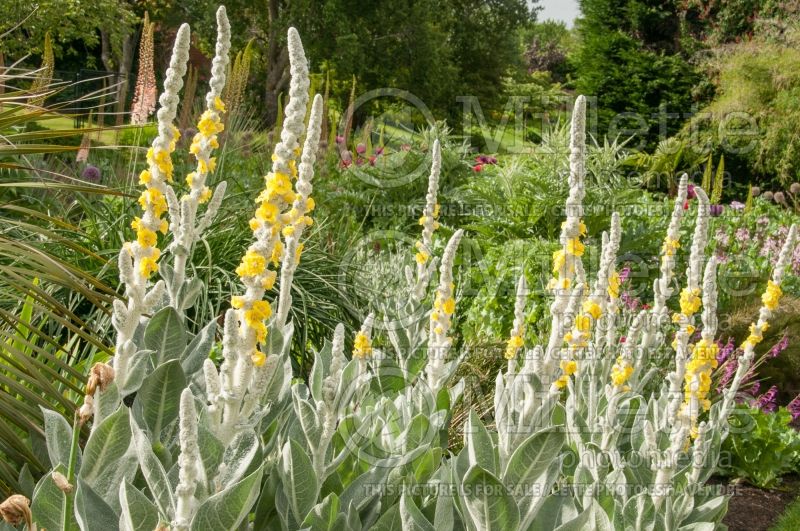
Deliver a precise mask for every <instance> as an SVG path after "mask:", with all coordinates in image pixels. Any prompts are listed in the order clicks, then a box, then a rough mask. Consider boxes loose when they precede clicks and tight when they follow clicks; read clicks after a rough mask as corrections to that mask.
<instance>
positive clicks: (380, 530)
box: [370, 503, 403, 531]
mask: <svg viewBox="0 0 800 531" xmlns="http://www.w3.org/2000/svg"><path fill="white" fill-rule="evenodd" d="M370 531H403V519H402V517H401V516H400V503H395V504H394V505H392V506H391V507H389V508H388V509H386V511H384V513H383V514H382V515H381V517H380V518H378V521H377V522H375V524H374V525H373V526H372V527H371V528H370Z"/></svg>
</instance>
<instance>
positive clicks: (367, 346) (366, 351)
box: [353, 331, 372, 358]
mask: <svg viewBox="0 0 800 531" xmlns="http://www.w3.org/2000/svg"><path fill="white" fill-rule="evenodd" d="M370 354H372V342H371V341H370V340H369V338H368V337H367V335H366V334H365V333H364V332H360V331H359V332H358V333H357V334H356V338H355V340H354V341H353V357H354V358H366V357H367V356H369V355H370Z"/></svg>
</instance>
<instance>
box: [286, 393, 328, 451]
mask: <svg viewBox="0 0 800 531" xmlns="http://www.w3.org/2000/svg"><path fill="white" fill-rule="evenodd" d="M304 387H305V385H304V384H295V385H293V386H292V406H294V412H295V415H296V417H297V419H298V420H299V421H300V426H301V427H302V428H303V434H304V435H305V437H306V440H307V441H308V446H309V447H310V448H315V447H317V446H318V445H319V441H320V437H321V434H322V428H321V426H320V421H319V417H318V416H317V412H316V410H315V409H314V406H312V405H311V402H309V401H308V400H305V399H304V398H303V397H302V396H301V395H302V393H301V388H304Z"/></svg>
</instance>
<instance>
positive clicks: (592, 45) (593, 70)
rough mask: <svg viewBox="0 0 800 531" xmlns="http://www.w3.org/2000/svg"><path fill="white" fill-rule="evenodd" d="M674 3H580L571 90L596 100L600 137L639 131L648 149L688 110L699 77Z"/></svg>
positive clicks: (606, 0)
mask: <svg viewBox="0 0 800 531" xmlns="http://www.w3.org/2000/svg"><path fill="white" fill-rule="evenodd" d="M679 3H680V2H678V0H581V2H580V6H581V11H582V17H581V18H580V19H579V20H578V23H577V28H578V32H579V35H580V38H581V44H580V47H579V50H578V53H577V54H576V58H575V61H574V63H575V70H576V76H577V82H576V88H577V89H578V91H580V92H581V93H583V94H585V95H587V96H594V97H596V98H597V105H598V114H597V115H598V126H599V131H598V133H599V134H601V135H602V134H607V133H609V132H611V133H612V134H613V133H614V131H615V130H616V131H623V132H631V131H634V130H639V131H640V132H642V133H643V139H644V140H646V142H647V143H648V144H650V145H652V144H653V143H654V142H655V141H656V140H657V139H658V138H659V137H660V136H663V135H668V134H671V133H673V132H675V131H676V130H677V129H678V128H679V127H680V125H681V123H682V120H681V119H680V118H682V117H683V116H682V115H683V114H684V113H687V112H689V111H690V110H691V108H692V95H691V92H692V87H693V86H694V85H695V83H696V81H697V79H698V75H697V73H696V71H695V69H694V67H693V66H692V65H691V64H690V63H689V62H688V60H687V58H686V57H684V56H683V54H682V49H681V21H680V17H679ZM659 109H661V110H663V113H660V111H659ZM621 113H633V114H634V115H635V116H633V115H622V116H620V114H621ZM667 113H671V114H673V115H674V114H678V115H680V116H670V115H669V114H667ZM642 126H643V129H644V130H642ZM610 127H611V129H609V128H610Z"/></svg>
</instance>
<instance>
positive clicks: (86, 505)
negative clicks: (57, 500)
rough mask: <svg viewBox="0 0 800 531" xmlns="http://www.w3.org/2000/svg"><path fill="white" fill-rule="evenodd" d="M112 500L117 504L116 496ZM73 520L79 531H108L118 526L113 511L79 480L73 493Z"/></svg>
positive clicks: (115, 514) (117, 520) (117, 518)
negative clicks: (74, 519) (76, 523)
mask: <svg viewBox="0 0 800 531" xmlns="http://www.w3.org/2000/svg"><path fill="white" fill-rule="evenodd" d="M114 499H115V500H116V501H117V503H119V499H118V497H117V496H115V497H114ZM75 518H76V519H77V521H78V525H79V526H80V528H81V531H95V530H96V531H108V530H109V529H117V527H118V526H119V517H118V516H117V513H115V512H114V509H112V508H111V507H109V505H108V504H107V503H106V502H105V500H104V499H103V498H102V497H101V496H100V495H99V494H98V493H97V492H95V491H94V489H92V488H91V487H90V486H89V485H88V484H87V483H86V482H85V481H83V480H82V479H81V478H78V490H77V491H76V492H75Z"/></svg>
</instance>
